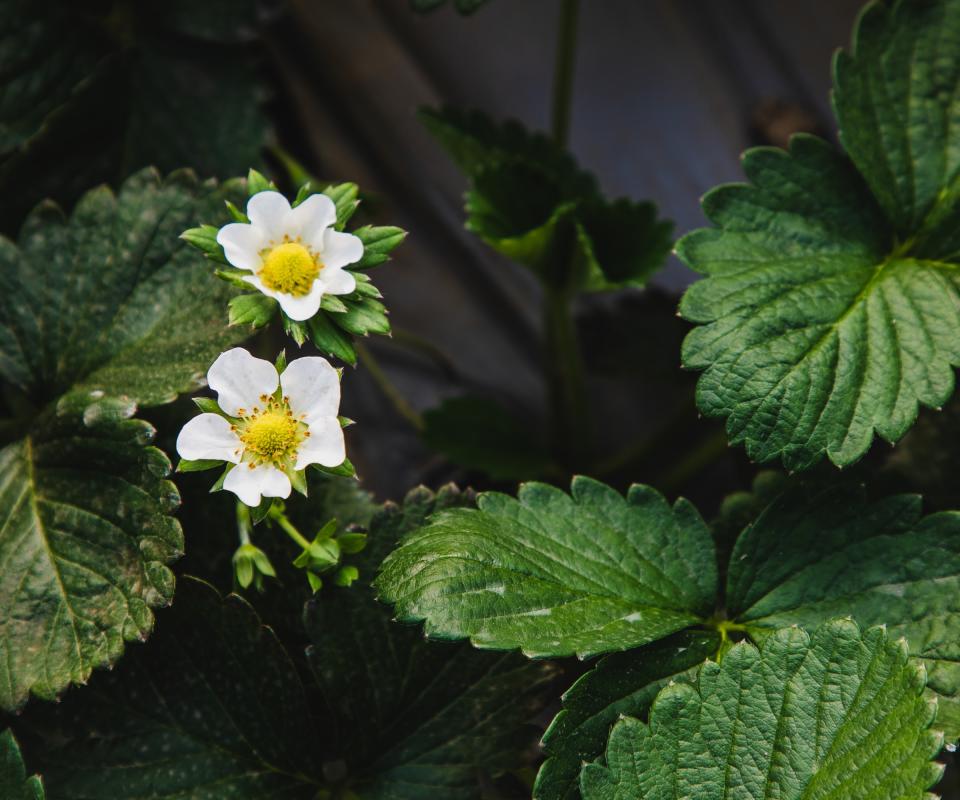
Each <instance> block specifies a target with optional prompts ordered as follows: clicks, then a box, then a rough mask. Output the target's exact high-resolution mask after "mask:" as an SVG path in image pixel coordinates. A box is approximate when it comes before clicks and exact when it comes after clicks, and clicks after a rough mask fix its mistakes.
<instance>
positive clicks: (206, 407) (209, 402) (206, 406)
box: [191, 397, 224, 416]
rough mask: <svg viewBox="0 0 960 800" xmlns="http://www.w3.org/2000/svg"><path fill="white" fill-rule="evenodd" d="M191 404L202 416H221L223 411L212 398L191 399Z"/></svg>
mask: <svg viewBox="0 0 960 800" xmlns="http://www.w3.org/2000/svg"><path fill="white" fill-rule="evenodd" d="M191 399H192V400H193V404H194V405H195V406H196V407H197V408H199V409H200V410H201V411H202V412H203V413H204V414H217V415H219V416H223V415H224V412H223V409H222V408H220V405H219V404H218V403H217V401H216V400H214V399H213V398H212V397H193V398H191Z"/></svg>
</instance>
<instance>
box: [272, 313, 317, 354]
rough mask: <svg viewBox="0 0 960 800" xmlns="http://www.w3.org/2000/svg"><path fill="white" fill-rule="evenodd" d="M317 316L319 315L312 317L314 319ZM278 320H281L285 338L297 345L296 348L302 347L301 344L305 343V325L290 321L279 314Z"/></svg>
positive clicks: (284, 315) (285, 316)
mask: <svg viewBox="0 0 960 800" xmlns="http://www.w3.org/2000/svg"><path fill="white" fill-rule="evenodd" d="M319 316H321V315H320V314H316V315H314V319H316V318H317V317H319ZM280 319H282V320H283V329H284V331H286V333H287V336H289V337H290V338H291V339H293V341H295V342H296V343H297V347H303V343H304V342H305V341H307V324H306V323H304V322H299V321H297V320H293V319H290V317H288V316H287V315H286V314H281V315H280Z"/></svg>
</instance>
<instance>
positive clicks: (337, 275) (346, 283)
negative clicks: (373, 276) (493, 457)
mask: <svg viewBox="0 0 960 800" xmlns="http://www.w3.org/2000/svg"><path fill="white" fill-rule="evenodd" d="M318 280H319V281H320V283H321V285H322V286H323V293H324V294H350V292H352V291H353V290H354V289H356V288H357V279H356V278H355V277H353V274H352V273H350V272H347V271H346V270H345V269H343V268H342V267H337V268H333V267H324V268H323V269H322V270H321V271H320V277H319V278H318Z"/></svg>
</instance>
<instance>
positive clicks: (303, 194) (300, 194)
mask: <svg viewBox="0 0 960 800" xmlns="http://www.w3.org/2000/svg"><path fill="white" fill-rule="evenodd" d="M311 194H313V192H312V191H310V181H307V182H306V183H303V184H301V185H300V188H299V189H297V196H296V197H295V198H294V200H293V203H291V205H292V207H293V208H296V207H297V206H298V205H300V204H301V203H302V202H303V201H304V200H306V199H307V198H308V197H309V196H310V195H311Z"/></svg>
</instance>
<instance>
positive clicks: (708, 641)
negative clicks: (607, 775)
mask: <svg viewBox="0 0 960 800" xmlns="http://www.w3.org/2000/svg"><path fill="white" fill-rule="evenodd" d="M719 645H720V636H719V634H717V633H716V632H715V631H683V632H681V633H678V634H676V635H675V636H671V637H670V638H669V639H665V640H663V641H662V642H656V643H654V644H650V645H647V646H646V647H643V648H640V649H638V650H631V651H629V652H626V653H614V654H612V655H609V656H604V658H602V659H601V660H600V661H599V662H597V665H596V666H595V667H594V668H593V669H592V670H590V672H588V673H586V674H585V675H583V676H582V677H581V678H580V679H579V680H577V682H576V683H574V684H573V686H571V687H570V688H569V689H568V690H567V691H566V693H565V694H564V695H563V710H562V711H561V712H560V713H559V714H557V716H556V717H554V719H553V722H551V723H550V727H549V728H547V732H546V733H545V734H544V735H543V742H542V746H543V750H544V752H545V753H546V755H547V760H546V761H544V763H543V765H542V766H541V767H540V772H539V773H538V774H537V781H536V784H535V785H534V787H533V797H534V800H577V799H578V798H579V797H580V769H581V767H582V765H583V764H584V763H585V762H589V761H595V760H596V759H597V758H599V757H600V756H601V755H603V751H604V749H605V748H606V746H607V738H608V736H609V734H610V729H611V728H612V727H613V725H614V724H615V723H616V722H617V720H618V719H619V718H620V717H621V716H632V717H646V715H647V712H648V711H649V709H650V705H651V703H653V699H654V697H656V695H657V693H658V692H659V691H660V690H661V689H662V688H663V687H664V686H666V685H667V684H668V683H670V682H674V681H680V680H682V681H692V680H693V678H694V670H695V669H696V668H697V667H699V666H700V664H701V663H702V662H703V661H705V660H706V659H708V658H710V657H711V656H713V655H714V654H715V653H716V652H717V648H718V647H719Z"/></svg>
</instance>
